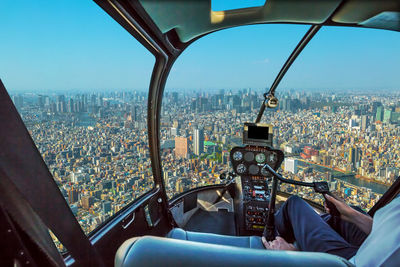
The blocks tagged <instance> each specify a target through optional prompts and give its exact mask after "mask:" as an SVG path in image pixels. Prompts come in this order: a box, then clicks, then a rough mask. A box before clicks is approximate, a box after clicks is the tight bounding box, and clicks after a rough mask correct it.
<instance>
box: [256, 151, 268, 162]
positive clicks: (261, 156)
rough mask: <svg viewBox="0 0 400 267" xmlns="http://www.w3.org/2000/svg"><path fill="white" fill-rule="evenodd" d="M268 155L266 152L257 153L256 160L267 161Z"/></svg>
mask: <svg viewBox="0 0 400 267" xmlns="http://www.w3.org/2000/svg"><path fill="white" fill-rule="evenodd" d="M265 159H266V157H265V154H264V153H259V154H257V155H256V161H257V162H258V163H263V162H264V161H265Z"/></svg>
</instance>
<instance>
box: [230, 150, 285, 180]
mask: <svg viewBox="0 0 400 267" xmlns="http://www.w3.org/2000/svg"><path fill="white" fill-rule="evenodd" d="M230 155H231V157H230V158H231V163H232V166H233V169H234V171H235V172H236V173H237V174H238V175H240V176H244V175H246V176H247V175H249V176H264V177H271V176H272V175H271V174H270V173H269V172H268V171H266V170H265V169H263V168H262V167H263V166H264V165H265V164H268V165H269V166H271V167H272V168H273V169H274V170H277V169H278V168H279V166H280V165H281V164H282V161H283V157H284V155H283V152H282V151H280V150H276V149H271V148H267V147H253V146H246V147H234V148H233V149H232V150H231V153H230Z"/></svg>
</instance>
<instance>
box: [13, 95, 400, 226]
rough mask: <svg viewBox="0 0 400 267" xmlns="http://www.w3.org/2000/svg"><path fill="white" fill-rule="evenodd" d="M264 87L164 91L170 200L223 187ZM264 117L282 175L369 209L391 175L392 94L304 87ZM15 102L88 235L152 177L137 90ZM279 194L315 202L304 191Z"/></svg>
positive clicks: (395, 151) (397, 114) (142, 100)
mask: <svg viewBox="0 0 400 267" xmlns="http://www.w3.org/2000/svg"><path fill="white" fill-rule="evenodd" d="M261 96H262V93H260V92H255V91H252V90H250V89H244V90H240V91H230V90H220V91H218V92H211V91H210V92H204V93H197V94H196V93H193V92H188V93H186V92H168V91H167V92H166V93H165V95H164V99H163V107H162V111H161V112H162V116H161V126H160V129H161V132H160V137H161V156H162V164H163V175H164V181H165V184H166V188H167V193H168V196H169V197H170V198H171V197H173V196H176V195H177V194H179V193H181V192H184V191H187V190H189V189H190V188H195V187H199V186H205V185H210V184H216V183H221V182H223V181H221V180H220V179H219V175H220V174H221V173H223V172H227V171H232V170H231V167H230V162H229V151H230V149H231V148H232V147H234V146H241V145H243V144H242V128H243V123H244V122H252V121H254V120H255V117H256V115H257V112H258V109H259V106H260V104H261V101H262V98H261ZM277 97H278V99H279V100H280V104H279V107H278V109H274V110H269V111H267V112H266V113H265V114H264V117H263V120H262V121H263V122H265V123H271V124H272V125H273V126H274V139H273V144H274V147H275V148H279V149H281V150H283V151H284V152H285V162H284V163H283V164H282V166H281V167H282V168H281V170H280V171H281V173H282V174H283V175H284V176H285V177H288V178H293V179H297V180H301V181H317V180H325V181H328V182H329V184H330V186H331V190H335V191H337V192H338V194H339V195H341V196H342V197H343V198H344V199H345V200H346V201H347V202H348V203H349V204H353V205H358V206H361V207H362V208H364V209H366V210H368V209H369V208H371V207H372V206H373V205H374V204H375V203H376V201H377V200H378V199H379V197H380V196H381V195H382V193H383V192H385V190H386V189H387V188H388V186H389V185H390V184H392V183H393V181H394V180H395V179H396V178H397V176H398V175H399V167H400V162H399V160H398V157H399V156H398V155H399V150H400V144H399V133H400V127H399V123H400V120H399V119H400V102H399V101H400V95H394V94H393V95H389V94H386V95H379V94H356V93H353V94H350V93H335V94H333V93H304V92H299V91H292V92H287V93H281V94H280V95H278V96H277ZM12 99H13V101H14V104H15V105H16V107H17V108H18V110H19V111H20V113H21V115H22V118H23V120H24V122H25V124H26V126H27V128H28V130H29V131H30V133H31V135H32V137H33V139H34V141H35V143H36V145H37V147H38V149H39V151H40V152H41V154H42V156H43V159H44V161H45V162H46V164H47V166H48V167H49V170H50V172H51V173H52V174H53V177H54V179H55V181H56V182H57V184H58V185H59V188H60V190H61V192H62V194H63V195H64V197H65V199H66V201H68V203H69V205H70V207H71V210H72V212H73V213H74V215H75V216H76V218H77V220H78V221H79V223H80V225H81V226H82V228H83V230H84V231H85V232H86V233H90V232H91V231H93V230H94V229H95V228H96V227H98V226H99V225H101V224H102V223H104V222H105V221H106V220H107V219H108V218H110V217H111V216H112V215H113V214H115V213H116V212H118V211H119V210H120V209H121V208H123V207H124V206H125V205H127V204H128V203H130V202H131V201H132V200H134V199H136V198H137V197H139V196H140V195H142V194H143V193H145V192H146V191H148V190H150V189H151V188H152V187H153V185H154V183H153V177H152V173H151V167H150V157H149V150H148V142H147V124H146V115H147V113H146V109H147V96H146V93H143V92H113V93H80V94H71V93H65V94H58V95H37V94H16V95H12ZM280 190H281V191H284V192H288V193H291V194H298V195H300V196H302V197H304V198H308V199H310V200H313V201H316V202H319V203H322V198H321V196H320V195H318V194H315V193H313V191H312V189H307V188H303V187H297V186H291V185H285V184H282V185H281V186H280Z"/></svg>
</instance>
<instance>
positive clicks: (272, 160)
mask: <svg viewBox="0 0 400 267" xmlns="http://www.w3.org/2000/svg"><path fill="white" fill-rule="evenodd" d="M277 160H278V157H277V156H276V154H274V153H271V154H270V155H269V156H268V162H269V163H270V164H269V165H271V163H276V161H277Z"/></svg>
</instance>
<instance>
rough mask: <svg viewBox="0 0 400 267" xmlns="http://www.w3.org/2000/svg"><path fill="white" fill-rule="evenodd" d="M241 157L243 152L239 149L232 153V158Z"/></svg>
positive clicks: (237, 158) (239, 158)
mask: <svg viewBox="0 0 400 267" xmlns="http://www.w3.org/2000/svg"><path fill="white" fill-rule="evenodd" d="M242 158H243V154H242V152H240V151H236V152H235V153H233V160H236V161H238V160H241V159H242Z"/></svg>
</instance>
